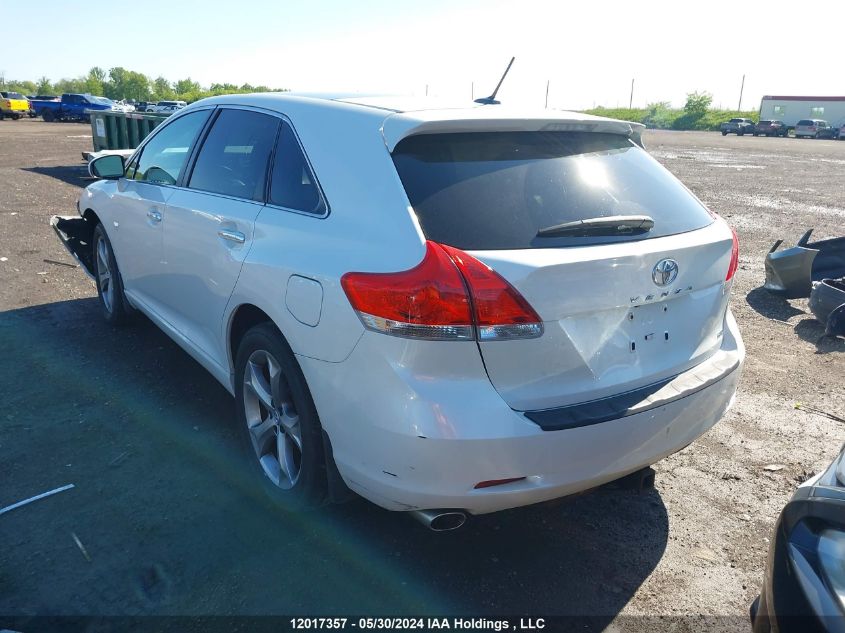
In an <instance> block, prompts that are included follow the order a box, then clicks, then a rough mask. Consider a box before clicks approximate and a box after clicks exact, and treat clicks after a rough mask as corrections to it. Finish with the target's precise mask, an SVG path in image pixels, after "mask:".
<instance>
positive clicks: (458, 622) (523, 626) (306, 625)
mask: <svg viewBox="0 0 845 633" xmlns="http://www.w3.org/2000/svg"><path fill="white" fill-rule="evenodd" d="M290 625H291V628H292V629H293V630H296V631H303V630H316V629H334V630H344V629H364V630H394V631H412V630H418V631H539V630H542V629H545V628H546V622H545V619H544V618H519V619H518V620H517V621H515V622H513V621H510V620H492V619H488V618H459V617H452V618H432V617H426V618H389V617H380V618H337V617H334V618H317V617H310V618H306V617H301V618H291V619H290Z"/></svg>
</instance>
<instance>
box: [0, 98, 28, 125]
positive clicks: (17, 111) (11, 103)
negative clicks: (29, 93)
mask: <svg viewBox="0 0 845 633" xmlns="http://www.w3.org/2000/svg"><path fill="white" fill-rule="evenodd" d="M27 114H29V101H27V99H26V97H24V96H23V95H22V94H20V93H18V92H0V120H2V119H4V118H5V117H11V118H13V119H15V120H17V119H19V118H21V117H22V116H25V115H27Z"/></svg>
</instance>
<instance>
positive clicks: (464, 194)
mask: <svg viewBox="0 0 845 633" xmlns="http://www.w3.org/2000/svg"><path fill="white" fill-rule="evenodd" d="M393 160H394V163H395V164H396V168H397V171H398V172H399V176H400V178H401V179H402V183H403V184H404V186H405V190H406V192H407V193H408V198H409V200H410V202H411V205H412V206H413V208H414V210H415V211H416V214H417V216H418V218H419V221H420V224H421V226H422V228H423V231H424V232H425V234H426V236H427V237H428V238H430V239H432V240H435V241H438V242H443V243H446V244H450V245H452V246H456V247H458V248H464V249H470V250H472V249H476V250H489V249H516V248H543V247H556V246H582V245H587V244H599V243H609V242H618V241H627V240H636V239H645V238H649V237H660V236H664V235H673V234H676V233H683V232H686V231H691V230H694V229H698V228H701V227H704V226H707V225H708V224H710V223H711V222H712V221H713V218H712V216H711V215H710V214H709V213H708V212H707V210H706V209H705V208H704V207H703V206H702V205H701V204H700V203H699V202H698V201H697V200H696V199H695V197H694V196H692V195H691V194H690V193H689V191H687V189H686V188H685V187H684V186H683V185H682V184H681V183H680V182H678V180H677V179H675V178H674V177H673V176H672V175H671V174H670V173H669V172H668V171H667V170H666V169H664V168H663V167H662V166H661V165H660V164H659V163H658V162H657V161H656V160H654V159H653V158H652V157H651V156H649V155H648V153H647V152H645V151H644V150H642V149H641V148H639V147H637V146H636V145H634V144H633V143H632V142H631V141H630V140H629V139H628V138H626V137H624V136H619V135H614V134H599V133H593V132H485V133H468V134H432V135H419V136H411V137H409V138H406V139H404V140H403V141H401V142H400V143H399V144H398V145H397V146H396V149H395V150H394V152H393ZM616 215H647V216H649V217H651V218H652V219H653V220H654V227H653V228H652V230H651V231H650V232H648V233H639V234H626V235H618V234H615V235H590V236H588V237H585V236H573V235H567V236H555V237H537V233H538V231H540V229H544V228H548V227H552V226H555V225H558V224H563V223H566V222H574V221H577V220H584V219H589V218H601V217H607V216H616Z"/></svg>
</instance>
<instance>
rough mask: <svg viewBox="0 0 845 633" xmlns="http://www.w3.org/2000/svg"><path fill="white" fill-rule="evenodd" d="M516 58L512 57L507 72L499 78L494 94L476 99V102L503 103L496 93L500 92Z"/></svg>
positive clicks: (487, 103) (483, 103)
mask: <svg viewBox="0 0 845 633" xmlns="http://www.w3.org/2000/svg"><path fill="white" fill-rule="evenodd" d="M515 59H516V57H511V61H510V63H509V64H508V67H507V68H505V74H504V75H502V78H501V79H500V80H499V83H498V84H496V89H495V90H494V91H493V94H491V95H490V96H489V97H482V98H481V99H476V100H475V103H480V104H482V105H498V104H499V103H501V101H496V93H498V92H499V88H501V87H502V82H503V81H504V80H505V77H507V76H508V71H509V70H510V69H511V66H513V60H515Z"/></svg>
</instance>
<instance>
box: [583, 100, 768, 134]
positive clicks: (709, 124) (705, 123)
mask: <svg viewBox="0 0 845 633" xmlns="http://www.w3.org/2000/svg"><path fill="white" fill-rule="evenodd" d="M712 106H713V96H712V95H711V94H710V93H708V92H690V93H689V94H687V100H686V103H684V107H683V108H682V109H681V108H672V107H671V105H670V104H669V103H668V102H667V101H660V102H657V103H650V104H648V105H647V106H646V107H645V108H604V107H602V106H599V107H597V108H593V109H591V110H586V112H587V113H588V114H596V115H598V116H606V117H610V118H611V119H622V120H623V121H634V122H635V123H643V124H645V126H646V127H649V128H654V129H663V130H718V129H719V125H720V124H721V123H723V122H724V121H727V120H728V119H732V118H733V117H745V118H748V119H753V120H754V121H755V122H756V121H757V119H758V112H757V111H756V110H746V111H743V112H740V111H738V110H722V109H717V108H713V107H712Z"/></svg>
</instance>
